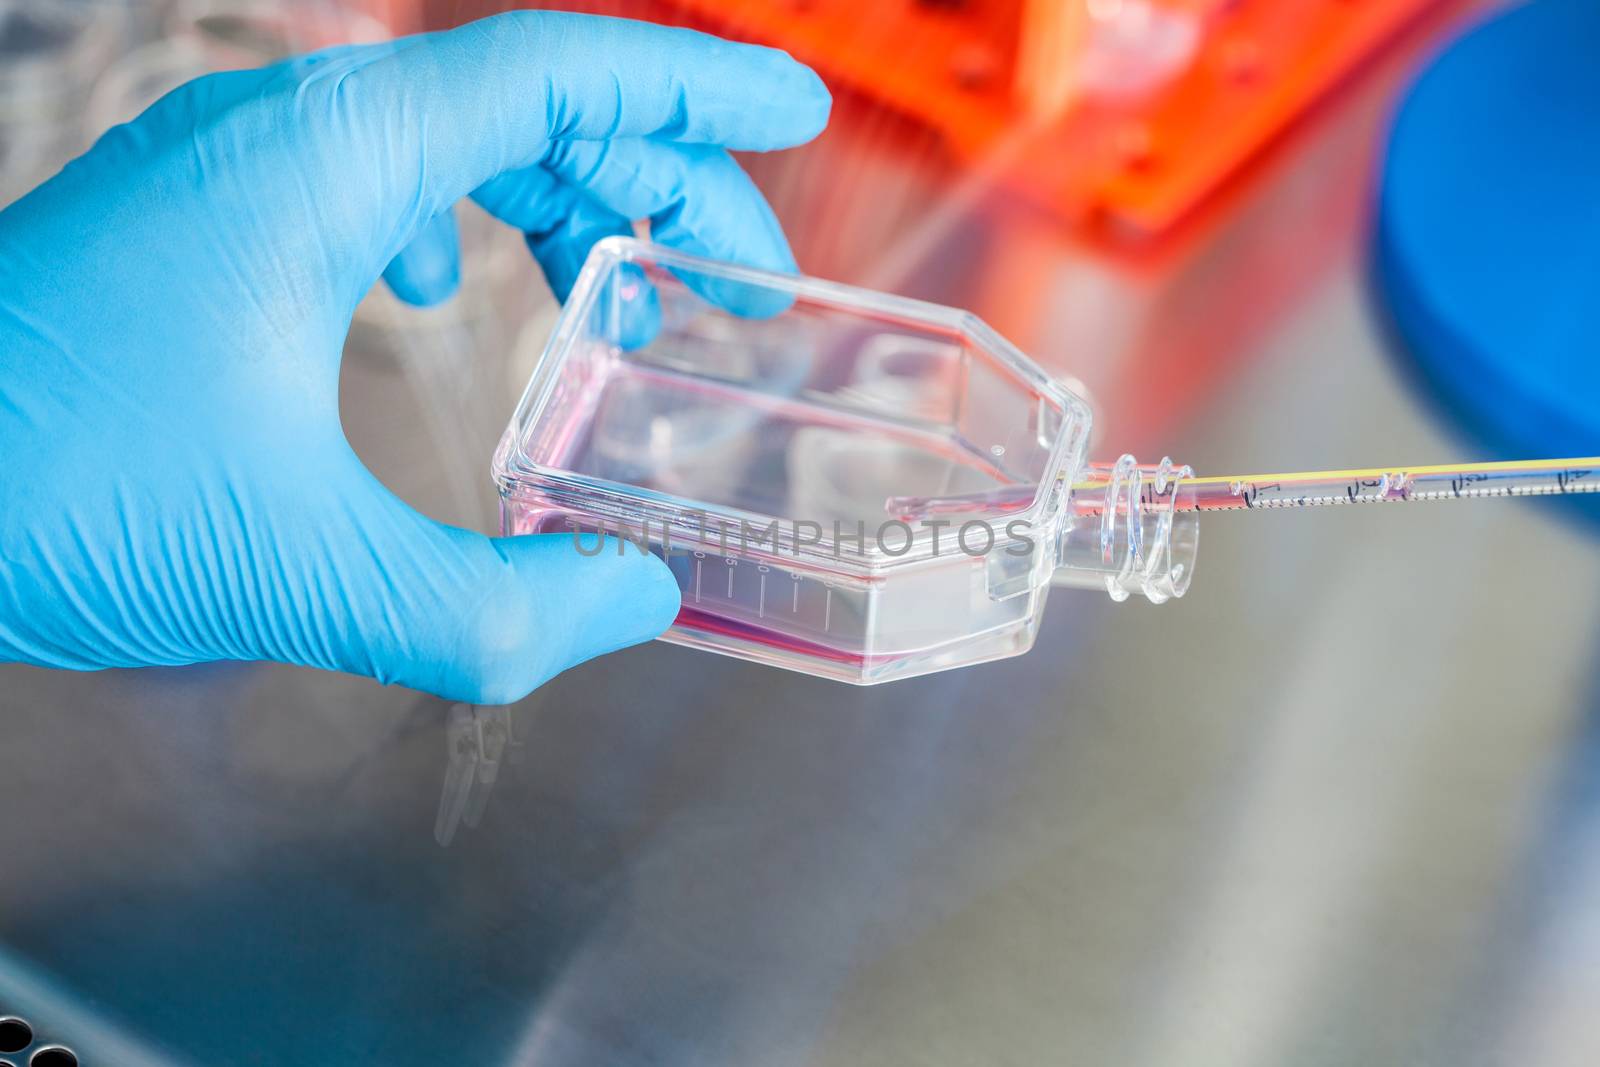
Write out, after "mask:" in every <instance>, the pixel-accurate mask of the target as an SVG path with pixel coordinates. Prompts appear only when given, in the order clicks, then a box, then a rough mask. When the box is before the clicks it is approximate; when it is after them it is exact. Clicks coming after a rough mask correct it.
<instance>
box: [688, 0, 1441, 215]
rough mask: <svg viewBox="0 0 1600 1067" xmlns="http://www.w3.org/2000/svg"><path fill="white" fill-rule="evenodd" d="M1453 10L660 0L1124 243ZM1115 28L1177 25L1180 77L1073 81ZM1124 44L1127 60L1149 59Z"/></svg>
mask: <svg viewBox="0 0 1600 1067" xmlns="http://www.w3.org/2000/svg"><path fill="white" fill-rule="evenodd" d="M1447 2H1448V0H991V2H981V0H669V3H670V5H671V6H674V7H676V8H678V9H679V10H682V11H684V12H685V13H687V14H690V15H691V16H692V18H693V20H694V21H697V22H699V21H704V22H705V23H708V24H709V25H711V26H712V27H713V28H716V29H719V30H720V31H722V32H725V33H727V34H729V35H730V36H735V37H739V38H743V39H747V40H760V41H765V42H767V43H771V44H775V45H778V46H780V47H783V48H785V49H787V50H788V51H789V52H791V53H792V54H794V55H795V56H797V57H798V58H800V59H803V60H805V61H806V62H808V63H811V64H813V65H815V66H817V67H818V68H819V69H821V70H822V71H824V73H825V74H826V75H827V76H830V78H831V79H833V80H837V81H838V82H842V83H845V84H848V85H850V86H851V87H852V88H854V89H856V90H857V91H860V92H863V93H865V94H867V95H870V96H873V97H875V98H877V99H879V100H882V101H884V102H885V103H887V104H889V105H890V106H892V107H894V108H896V109H898V110H901V111H904V112H906V113H907V114H910V115H912V116H914V117H916V118H917V119H919V120H920V121H922V122H925V123H927V124H929V125H930V126H932V127H934V128H936V129H938V130H939V131H940V132H941V133H942V134H943V135H944V136H945V137H946V138H947V139H948V140H949V142H950V144H951V145H952V146H953V147H954V148H955V149H956V150H957V152H959V153H960V154H961V155H963V156H966V157H968V158H969V159H979V160H982V159H985V158H987V159H989V160H991V161H992V165H994V166H996V167H999V168H1001V169H1003V171H1004V172H1005V173H1006V174H1007V176H1008V177H1009V179H1010V180H1011V181H1013V182H1015V183H1016V184H1018V185H1019V186H1020V187H1021V188H1023V189H1025V190H1026V191H1027V192H1029V193H1030V194H1031V195H1033V196H1035V197H1038V198H1039V199H1041V200H1042V201H1044V202H1045V203H1047V204H1049V205H1050V206H1051V207H1052V208H1054V209H1055V210H1057V211H1059V212H1061V213H1062V214H1063V215H1064V216H1065V217H1066V218H1067V219H1069V220H1072V221H1074V222H1090V223H1095V224H1101V223H1103V224H1107V225H1109V226H1110V227H1111V228H1112V229H1114V230H1115V231H1117V232H1119V233H1121V234H1123V235H1148V234H1157V233H1160V232H1163V231H1165V230H1167V229H1169V228H1170V227H1171V226H1173V225H1174V224H1175V223H1176V222H1178V221H1179V220H1180V219H1182V218H1183V217H1184V216H1186V215H1187V214H1188V213H1189V212H1190V211H1192V210H1193V209H1194V208H1195V207H1196V206H1197V205H1199V204H1200V203H1201V202H1202V201H1203V200H1205V198H1206V197H1207V196H1209V195H1210V194H1211V193H1213V192H1214V191H1215V190H1216V189H1217V188H1218V187H1219V186H1220V185H1221V184H1222V183H1223V182H1224V181H1226V180H1227V178H1228V177H1229V176H1230V175H1231V174H1233V173H1234V172H1235V171H1236V170H1237V169H1238V168H1239V167H1240V166H1241V165H1242V164H1243V163H1244V162H1246V161H1247V160H1249V159H1250V158H1251V157H1253V156H1255V155H1256V154H1257V153H1258V152H1259V151H1260V150H1261V149H1262V148H1263V147H1264V146H1265V145H1267V144H1268V143H1269V142H1270V141H1272V140H1273V139H1274V138H1275V137H1277V136H1278V135H1279V134H1280V133H1282V132H1283V130H1284V129H1285V128H1286V127H1287V126H1288V125H1289V124H1290V123H1291V122H1292V121H1293V120H1294V119H1295V118H1296V117H1297V116H1299V115H1301V114H1302V113H1304V112H1305V111H1306V110H1307V109H1308V108H1309V107H1311V106H1312V105H1313V104H1315V103H1316V102H1317V101H1318V100H1319V99H1320V98H1321V97H1322V96H1324V95H1325V94H1326V93H1328V92H1329V91H1330V90H1331V89H1333V88H1334V87H1335V86H1337V85H1338V84H1339V83H1340V82H1341V81H1342V80H1343V79H1345V78H1347V77H1348V76H1349V75H1351V74H1352V73H1353V72H1354V71H1355V70H1356V69H1357V68H1358V67H1359V66H1360V65H1361V64H1362V63H1363V61H1365V60H1366V59H1368V58H1369V57H1371V56H1372V55H1373V54H1374V53H1375V52H1377V51H1378V50H1380V49H1381V48H1382V47H1383V46H1384V45H1386V44H1387V43H1389V42H1390V41H1392V40H1394V39H1395V38H1396V37H1397V36H1398V35H1399V34H1400V33H1401V31H1403V30H1404V29H1405V28H1406V27H1408V26H1409V25H1411V24H1412V23H1413V22H1415V21H1416V20H1418V19H1419V18H1421V17H1422V16H1423V15H1425V14H1427V13H1428V12H1430V11H1431V10H1434V9H1436V8H1440V7H1442V6H1443V5H1444V4H1445V3H1447ZM1118 18H1122V19H1128V18H1135V19H1145V20H1146V21H1147V22H1148V20H1149V19H1151V18H1155V19H1164V20H1166V21H1167V24H1168V25H1169V28H1170V27H1176V28H1177V29H1176V30H1175V32H1174V34H1167V35H1165V37H1166V41H1167V44H1168V45H1169V46H1172V47H1175V48H1177V49H1178V50H1179V51H1178V52H1177V53H1176V55H1177V59H1175V61H1174V66H1173V67H1172V69H1171V70H1170V71H1168V72H1166V75H1165V76H1164V77H1163V78H1161V79H1158V80H1157V81H1156V82H1155V83H1153V84H1150V85H1147V86H1146V87H1145V88H1144V89H1143V90H1142V91H1141V90H1135V91H1132V92H1128V91H1122V92H1106V91H1105V90H1104V89H1103V88H1102V87H1096V86H1093V85H1085V84H1084V82H1083V79H1082V78H1081V75H1082V74H1083V72H1084V71H1085V70H1086V69H1087V68H1088V67H1089V66H1090V65H1092V64H1094V63H1096V62H1098V63H1099V65H1100V67H1101V68H1104V66H1105V62H1104V49H1103V47H1102V46H1101V44H1098V43H1097V42H1101V41H1102V39H1101V38H1097V36H1096V30H1097V28H1098V29H1099V30H1101V31H1104V29H1105V27H1106V26H1107V25H1113V26H1114V25H1116V20H1117V19H1118ZM1185 33H1187V34H1188V37H1187V42H1186V43H1185ZM1174 36H1175V37H1176V38H1177V39H1178V42H1179V43H1178V44H1177V45H1172V41H1173V38H1174ZM1124 47H1125V54H1124V56H1123V58H1124V59H1128V58H1130V57H1131V58H1132V59H1133V60H1134V61H1135V62H1137V61H1139V60H1141V59H1142V58H1144V57H1147V56H1148V55H1149V52H1150V48H1149V47H1145V46H1142V45H1139V44H1138V43H1137V42H1134V44H1133V46H1132V47H1129V46H1128V45H1127V42H1126V41H1125V42H1124ZM1097 49H1098V51H1097Z"/></svg>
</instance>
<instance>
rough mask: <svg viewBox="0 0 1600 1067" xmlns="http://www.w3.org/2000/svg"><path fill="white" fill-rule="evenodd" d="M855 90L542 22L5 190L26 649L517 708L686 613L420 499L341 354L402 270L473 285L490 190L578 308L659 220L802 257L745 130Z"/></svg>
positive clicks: (9, 509)
mask: <svg viewBox="0 0 1600 1067" xmlns="http://www.w3.org/2000/svg"><path fill="white" fill-rule="evenodd" d="M828 108H829V99H828V94H827V92H826V90H825V89H824V88H823V87H822V85H821V83H820V82H819V81H818V79H817V78H816V76H815V75H814V74H812V73H811V71H809V70H808V69H806V68H805V67H803V66H800V65H799V64H797V63H795V62H794V61H792V60H791V59H789V58H788V57H787V56H785V55H783V54H782V53H780V52H775V51H772V50H768V49H762V48H755V47H749V46H742V45H734V44H729V43H726V42H723V41H719V40H717V39H715V38H712V37H707V36H704V35H701V34H695V33H690V32H687V31H680V30H669V29H663V28H660V27H654V26H649V25H645V24H642V23H633V22H626V21H621V20H613V19H600V18H589V17H583V16H572V15H558V14H550V13H528V12H517V13H512V14H506V15H501V16H497V17H494V18H490V19H485V20H483V21H481V22H477V23H473V24H471V25H468V26H465V27H462V28H460V29H457V30H453V31H450V32H448V33H440V34H428V35H423V36H420V37H416V38H409V39H405V40H401V41H396V42H393V43H390V44H385V45H379V46H364V47H349V48H340V49H333V50H330V51H327V52H323V53H318V54H316V55H312V56H306V57H301V58H296V59H292V60H289V61H287V62H284V63H281V64H278V65H275V66H271V67H267V68H264V69H261V70H251V71H240V72H233V73H227V74H218V75H213V76H211V77H207V78H202V79H200V80H198V81H195V82H192V83H190V84H188V85H186V86H184V87H182V88H181V89H179V90H177V91H176V92H174V93H172V94H171V95H169V96H167V97H165V98H164V99H162V100H161V101H160V102H158V103H157V104H155V105H154V106H153V107H152V108H151V109H150V110H149V111H147V112H146V113H145V114H144V115H142V116H140V117H139V118H138V119H137V120H135V121H134V122H132V123H130V124H128V125H126V126H121V127H118V128H116V129H114V130H112V131H110V132H109V133H108V134H106V135H105V136H104V137H103V138H102V139H101V140H100V142H99V143H98V144H96V145H95V146H94V148H93V149H91V150H90V151H89V152H88V153H87V154H86V155H85V156H83V157H82V158H81V159H78V160H76V161H74V162H73V163H71V164H69V165H68V166H67V168H66V169H65V170H64V171H63V172H62V173H61V174H60V175H58V176H57V177H56V178H54V179H53V180H51V181H49V182H47V183H46V184H45V185H43V186H41V187H40V188H38V189H37V190H35V191H34V192H33V193H31V194H29V195H28V196H27V197H25V198H24V199H22V200H21V201H19V202H17V203H16V204H14V205H13V206H11V207H10V208H8V209H7V210H5V211H4V212H3V213H0V661H4V660H20V661H23V662H27V663H33V664H40V665H48V666H57V667H72V668H85V669H87V668H100V667H112V666H137V665H145V664H185V663H194V662H199V661H205V660H216V659H269V660H279V661H282V662H286V663H297V664H306V665H311V666H316V667H324V668H330V669H335V670H344V671H351V672H356V673H360V674H367V675H371V676H373V677H375V678H378V679H381V680H383V681H386V682H397V683H401V684H404V685H408V686H414V687H416V688H418V689H424V690H428V691H431V692H434V693H438V694H440V695H442V696H445V697H448V698H451V699H458V700H467V701H474V702H481V703H499V702H507V701H511V700H515V699H517V698H519V697H521V696H522V695H524V694H525V693H527V692H528V691H529V690H530V689H531V688H533V687H534V686H536V685H538V684H539V683H540V682H542V681H544V680H545V679H547V678H549V677H550V676H551V675H553V674H555V673H556V672H558V671H560V670H562V669H564V668H565V667H567V666H569V665H571V664H573V663H576V662H579V661H581V660H583V659H586V658H588V657H591V656H595V655H599V654H601V653H603V652H607V651H610V650H613V649H616V648H620V647H622V646H625V645H630V644H633V643H636V642H639V641H643V640H646V639H648V638H650V637H653V636H655V635H656V634H658V633H659V632H660V631H661V630H663V629H664V628H665V627H666V626H667V625H668V624H669V623H670V622H671V620H672V618H673V616H674V613H675V612H676V610H677V605H678V594H677V590H676V586H675V585H674V583H673V580H672V578H671V577H670V575H669V574H668V572H667V569H666V567H665V566H664V565H663V564H661V563H660V562H659V561H657V560H655V559H654V558H652V557H646V556H643V555H641V554H639V553H637V552H635V551H634V550H632V549H629V551H628V554H627V555H625V556H618V555H615V554H613V553H610V552H606V553H602V554H601V555H599V556H596V557H593V558H587V557H583V556H581V555H579V554H578V553H577V552H576V551H575V549H574V547H573V544H572V539H571V538H570V537H567V536H559V535H557V536H549V537H519V538H489V537H485V536H482V535H481V534H477V533H472V532H469V531H467V530H461V529H454V528H450V527H446V526H442V525H439V524H437V523H435V522H433V521H431V520H429V519H427V518H425V517H423V516H422V515H420V514H418V513H417V512H415V511H413V510H412V509H411V508H409V507H407V506H406V505H405V504H403V503H402V502H400V501H399V500H398V499H396V498H395V497H394V496H393V495H392V494H390V493H389V492H388V490H386V489H385V488H384V487H383V486H382V485H381V484H380V483H379V482H378V481H377V480H376V479H374V478H373V477H372V475H371V474H370V473H369V472H368V471H367V470H366V469H365V468H364V467H363V466H362V464H361V462H360V461H359V460H358V459H357V458H356V456H355V454H354V453H353V452H352V451H351V449H350V446H349V445H348V443H347V442H346V441H345V439H344V435H343V432H342V431H341V429H340V425H339V411H338V403H337V390H338V380H339V374H338V369H339V353H340V347H341V344H342V341H343V339H344V336H345V332H346V330H347V329H348V327H349V324H350V317H351V314H352V312H353V311H354V309H355V306H356V304H357V302H358V301H359V300H360V299H361V297H362V295H363V294H364V293H365V292H366V291H367V289H368V288H370V286H371V285H372V284H373V283H374V281H375V280H376V279H377V278H378V277H379V275H380V273H382V274H384V275H385V276H386V277H387V279H388V280H389V282H390V284H391V285H392V287H393V288H394V289H395V291H396V292H397V293H399V294H400V295H401V296H402V297H403V298H406V299H410V300H412V301H414V302H431V301H433V300H437V299H440V298H442V297H443V296H445V295H447V294H448V293H449V292H450V291H451V290H452V289H453V288H454V286H455V280H456V277H457V275H458V263H457V259H458V253H457V252H456V244H455V237H454V229H453V221H452V219H453V216H452V215H451V212H450V209H451V206H452V205H453V204H454V203H455V202H456V201H457V200H458V199H459V198H462V197H465V196H468V195H469V194H470V195H471V196H472V197H473V198H474V199H476V200H477V202H478V203H479V204H480V205H482V206H483V207H485V208H487V209H488V210H489V211H490V212H492V213H493V214H495V215H497V216H498V217H500V218H501V219H504V220H505V221H506V222H508V223H510V224H511V225H513V226H516V227H519V228H520V229H522V230H524V231H527V232H528V234H529V238H528V242H529V245H530V247H531V248H532V250H533V252H534V255H535V258H537V259H538V261H539V262H540V264H541V265H542V266H543V268H544V271H545V274H546V276H547V278H548V279H549V281H550V283H551V284H552V286H553V287H554V288H555V290H556V291H557V294H558V295H559V296H562V297H565V295H566V291H567V289H568V288H569V287H570V286H571V284H572V282H573V279H574V277H575V275H576V272H577V268H578V266H579V265H580V264H581V263H582V261H583V258H584V256H585V254H586V253H587V251H588V248H589V246H590V245H591V244H592V243H593V242H594V241H596V240H598V239H599V238H601V237H603V236H606V235H609V234H613V233H624V232H627V231H628V230H629V229H630V227H629V225H628V220H629V219H632V218H640V217H648V218H649V219H650V220H651V223H652V235H653V236H654V238H655V239H656V240H658V241H662V242H664V243H667V244H671V245H675V246H677V247H680V248H684V249H688V250H691V251H695V252H699V253H703V254H708V255H712V256H716V257H719V258H727V259H737V260H742V261H745V262H749V263H753V264H755V265H758V266H765V267H769V268H777V269H784V268H789V267H792V260H791V259H790V256H789V251H788V248H787V246H786V245H785V243H784V240H783V236H782V234H781V233H780V231H779V228H778V226H777V223H776V221H775V220H774V218H773V216H772V214H771V212H770V210H769V209H768V208H767V206H766V204H765V203H764V201H763V200H762V199H761V196H760V194H759V193H758V192H756V190H755V188H754V186H753V185H751V183H750V182H749V180H748V179H747V178H746V177H745V176H744V174H743V173H742V172H741V171H740V170H739V168H738V167H737V165H736V164H735V163H734V162H733V161H732V160H731V158H730V157H729V156H728V155H727V152H726V151H725V149H728V148H734V149H751V150H764V149H773V148H782V147H785V146H788V145H793V144H798V143H800V142H803V141H805V140H807V139H809V138H811V137H813V136H814V135H815V134H816V133H817V132H818V131H819V130H820V129H821V128H822V126H823V124H824V123H825V122H826V121H827V114H828ZM530 284H531V278H530ZM485 462H486V463H487V457H485Z"/></svg>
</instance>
